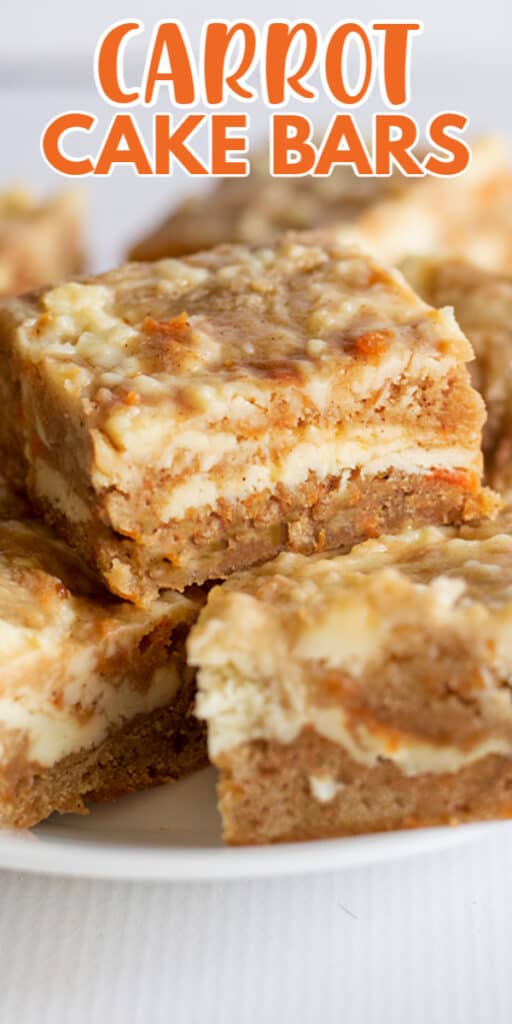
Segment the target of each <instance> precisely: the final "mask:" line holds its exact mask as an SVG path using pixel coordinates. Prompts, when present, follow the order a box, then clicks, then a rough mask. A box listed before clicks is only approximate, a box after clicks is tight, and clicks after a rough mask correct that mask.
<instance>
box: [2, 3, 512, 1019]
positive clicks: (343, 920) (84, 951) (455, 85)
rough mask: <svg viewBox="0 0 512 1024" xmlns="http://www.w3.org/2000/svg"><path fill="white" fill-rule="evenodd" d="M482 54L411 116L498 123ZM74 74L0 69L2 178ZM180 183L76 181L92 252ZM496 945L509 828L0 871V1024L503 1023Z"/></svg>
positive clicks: (43, 172)
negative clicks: (256, 861)
mask: <svg viewBox="0 0 512 1024" xmlns="http://www.w3.org/2000/svg"><path fill="white" fill-rule="evenodd" d="M11 7H14V5H13V4H12V5H11ZM21 8H23V10H24V11H25V12H26V13H28V12H27V9H26V8H25V7H24V5H20V9H21ZM130 13H133V12H130ZM349 13H350V12H349ZM352 13H353V12H352ZM380 13H381V12H380ZM337 16H340V17H341V16H342V15H341V14H339V15H337ZM106 18H107V13H106V14H105V19H106ZM333 18H334V14H333ZM509 20H510V19H509ZM505 31H506V26H504V32H505ZM483 60H484V64H486V63H487V64H488V67H487V73H486V80H485V83H486V84H485V89H484V88H480V84H481V82H482V81H483V78H482V68H481V67H479V66H478V65H477V64H476V63H475V62H474V61H473V60H472V61H470V62H468V63H467V64H464V62H462V63H459V64H457V65H455V64H453V63H452V62H449V61H445V60H441V59H440V60H439V61H438V62H436V61H434V63H433V64H432V66H431V67H430V69H429V68H428V67H425V68H424V69H423V71H421V72H420V71H418V91H417V95H418V103H417V109H418V114H419V116H421V117H423V118H424V117H425V116H426V115H427V114H428V113H429V112H434V111H435V110H438V109H441V108H446V106H447V105H448V104H450V105H451V106H452V107H455V108H456V109H462V110H467V111H468V112H469V113H470V114H471V115H472V118H473V124H474V127H475V130H482V129H484V128H493V129H496V128H503V127H506V121H507V119H508V127H509V128H510V111H509V103H508V100H506V96H507V93H509V91H510V90H509V86H510V80H511V72H510V67H509V66H508V65H505V66H501V67H500V66H498V62H495V61H487V62H486V61H485V55H484V58H483ZM1 70H2V69H1V68H0V71H1ZM57 77H58V76H57ZM78 79H80V76H79V75H78V76H77V81H76V82H75V85H74V86H73V88H72V90H69V89H67V90H66V97H65V99H64V100H63V95H62V83H60V85H55V84H53V85H52V88H49V87H47V88H42V87H38V88H37V89H35V88H33V89H32V90H31V89H30V88H27V82H26V80H25V81H24V82H23V83H21V84H22V86H23V87H22V88H19V87H17V88H16V89H15V90H14V91H12V90H11V89H9V93H8V92H7V88H6V81H5V77H4V79H3V92H2V89H1V86H2V80H1V77H0V113H1V120H2V131H3V145H2V161H1V166H0V184H4V183H5V182H6V181H8V180H13V179H19V178H24V179H26V180H28V181H30V182H32V183H34V184H36V185H40V186H45V187H53V188H55V187H57V186H59V185H60V184H62V182H59V180H58V179H57V178H56V177H55V176H52V174H51V172H50V171H49V170H47V169H45V168H44V167H43V166H42V162H41V158H40V155H39V148H38V135H39V133H40V130H41V128H42V126H43V124H44V123H45V121H46V120H47V119H48V118H49V117H50V116H52V115H54V114H56V113H57V112H59V111H61V110H63V109H65V108H68V109H69V108H73V107H74V108H77V107H78V108H80V107H82V108H83V109H94V97H93V96H91V93H90V90H88V89H87V88H86V86H85V84H84V83H83V81H82V80H80V81H79V80H78ZM18 85H20V83H18ZM71 93H72V95H71ZM185 184H186V183H184V182H183V181H182V180H178V181H177V182H176V183H173V184H172V185H170V184H169V183H167V182H165V181H150V182H147V181H143V182H141V181H137V180H135V179H134V178H133V176H132V175H131V174H130V173H129V172H128V173H124V172H122V173H120V174H119V175H114V176H113V177H112V178H111V179H109V180H107V181H103V182H98V181H94V182H91V181H88V182H86V183H85V188H86V190H87V191H88V192H89V194H90V198H91V202H92V219H91V224H90V231H89V233H90V236H91V237H92V239H93V241H94V255H93V260H92V262H93V264H94V265H96V266H105V265H106V264H107V263H110V262H112V261H113V260H114V259H116V258H117V256H118V254H119V252H121V251H122V249H123V246H124V244H125V242H126V240H127V239H128V238H130V237H133V236H134V235H136V234H137V232H138V231H139V229H140V228H141V227H142V225H144V224H146V223H147V221H148V218H150V217H152V216H156V215H157V214H158V212H159V210H160V209H161V206H162V202H164V201H165V199H166V197H167V196H168V195H169V194H170V193H171V191H181V189H182V188H183V187H184V186H185ZM187 187H190V183H188V186H187ZM511 947H512V825H510V826H508V825H502V826H496V827H491V829H490V831H489V833H488V835H486V836H485V838H484V839H481V840H478V841H477V842H472V843H470V844H468V845H465V846H461V847H458V848H456V849H453V850H449V851H444V852H441V853H437V854H428V855H424V856H421V857H417V858H414V859H410V860H405V861H402V862H396V863H394V864H388V865H380V866H375V867H374V868H360V869H352V870H349V871H346V872H343V873H336V874H326V875H323V876H322V875H319V876H310V877H307V878H294V879H290V880H287V879H276V880H270V881H268V880H267V881H258V882H256V881H255V882H233V883H229V884H228V883H215V884H213V883H212V884H183V885H177V884H174V885H173V884H153V885H151V884H146V885H142V884H135V883H134V884H130V883H111V882H88V881H67V880H64V879H63V880H60V879H50V878H43V877H37V876H29V875H27V876H22V875H17V874H15V873H8V872H5V873H1V872H0V1022H1V1024H18V1022H19V1024H139V1022H140V1024H160V1022H162V1024H163V1022H165V1024H310V1022H311V1024H341V1022H343V1024H509V1022H510V1021H512V970H511V966H510V958H511V952H510V950H511Z"/></svg>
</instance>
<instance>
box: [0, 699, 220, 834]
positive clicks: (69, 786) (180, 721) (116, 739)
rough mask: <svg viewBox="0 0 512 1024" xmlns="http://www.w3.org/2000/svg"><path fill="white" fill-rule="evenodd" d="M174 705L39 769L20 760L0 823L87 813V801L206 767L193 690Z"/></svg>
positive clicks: (5, 791) (7, 786) (0, 797)
mask: <svg viewBox="0 0 512 1024" xmlns="http://www.w3.org/2000/svg"><path fill="white" fill-rule="evenodd" d="M183 691H184V692H183V694H182V697H181V699H178V700H177V701H176V702H175V703H174V704H173V705H172V707H163V708H157V709H156V710H154V711H152V712H151V713H150V714H146V715H138V716H137V717H136V718H134V719H132V720H131V721H130V722H127V723H126V724H125V726H124V727H123V728H122V729H117V730H116V731H115V732H113V733H111V735H110V736H108V737H107V738H106V739H105V740H104V741H103V743H101V744H100V745H99V746H98V747H95V748H94V749H92V750H86V751H82V752H80V753H77V754H71V755H69V756H68V757H65V758H63V759H62V760H61V761H59V762H58V763H57V764H55V765H54V766H52V767H51V768H48V769H46V768H45V769H41V770H39V771H38V769H37V766H30V764H27V762H26V761H25V762H24V764H23V759H20V765H19V769H18V771H16V766H15V765H13V766H12V768H11V771H10V773H9V777H8V780H6V782H5V783H4V784H3V785H2V787H1V789H0V823H1V824H2V825H3V826H4V827H11V828H30V827H31V826H33V825H36V824H37V823H38V822H40V821H43V820H44V819H45V818H47V817H48V816H49V815H50V814H52V812H54V811H58V812H59V813H60V814H64V813H66V812H74V813H76V814H85V813H87V807H86V804H85V801H87V800H92V801H99V802H103V801H109V800H114V799H115V798H116V797H118V796H122V795H125V794H127V793H133V792H136V791H137V790H141V789H146V788H149V787H150V786H156V785H159V784H161V783H163V782H171V781H176V780H177V779H179V778H181V777H182V776H184V775H188V774H189V773H191V772H193V771H198V770H199V769H200V768H204V767H205V766H206V765H207V764H208V757H207V752H206V737H205V729H204V726H203V725H202V724H201V723H199V722H198V721H197V719H196V718H195V717H194V715H193V688H192V686H190V685H189V686H184V688H183Z"/></svg>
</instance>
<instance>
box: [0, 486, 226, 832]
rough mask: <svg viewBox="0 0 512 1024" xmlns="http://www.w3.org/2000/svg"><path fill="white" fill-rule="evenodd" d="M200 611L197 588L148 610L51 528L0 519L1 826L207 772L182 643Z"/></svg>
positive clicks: (6, 511) (26, 824) (7, 509)
mask: <svg viewBox="0 0 512 1024" xmlns="http://www.w3.org/2000/svg"><path fill="white" fill-rule="evenodd" d="M2 491H3V494H4V497H5V496H6V495H7V494H8V491H7V489H6V488H2ZM12 500H13V502H15V501H16V499H12ZM12 511H13V510H12V507H10V506H9V505H8V504H7V501H4V502H2V506H1V509H0V512H1V514H2V515H6V514H10V513H12ZM200 604H201V595H200V594H199V593H198V594H195V595H193V596H191V597H183V596H180V595H178V594H174V593H166V594H163V595H162V596H161V597H160V599H159V600H158V601H156V602H154V603H153V604H152V605H151V607H150V608H148V609H146V610H144V611H141V610H140V609H137V608H134V606H133V605H130V604H126V603H124V602H122V601H118V600H115V599H114V598H112V597H111V595H110V594H108V593H107V592H106V591H104V590H103V588H101V587H100V586H99V585H98V584H97V583H96V582H95V581H94V580H93V579H92V577H91V576H90V574H89V572H88V571H87V570H86V569H84V567H83V565H82V564H81V562H79V560H78V559H77V557H76V555H75V554H74V553H73V552H71V551H70V550H69V549H68V548H66V546H65V545H64V544H63V543H62V542H60V541H58V540H56V539H55V538H54V537H53V536H52V534H51V533H50V531H49V530H48V529H47V528H46V527H44V526H42V525H40V524H38V523H36V522H35V521H30V520H28V519H25V520H20V519H5V518H2V519H1V521H0V679H1V693H0V825H1V826H4V827H5V826H11V827H21V828H28V827H30V826H31V825H34V824H36V823H37V822H38V821H40V820H42V819H43V818H46V817H47V816H48V815H49V814H51V813H52V811H60V812H64V811H79V812H80V811H83V810H84V801H86V800H89V799H95V800H110V799H113V798H114V797H116V796H119V795H121V794H122V793H129V792H131V791H133V790H137V789H142V788H144V787H146V786H152V785H155V784H156V783H159V782H165V781H170V780H172V779H176V778H178V777H180V776H181V775H183V774H186V773H187V772H190V771H192V770H194V769H196V768H201V767H203V766H204V764H205V763H206V744H205V739H204V727H203V726H202V725H200V723H199V722H198V721H197V719H196V718H195V717H194V715H193V713H192V712H193V701H194V680H193V673H192V671H191V670H190V669H188V668H187V667H186V664H185V647H184V644H185V638H186V635H187V632H188V630H189V628H190V625H191V623H192V622H193V621H194V620H195V618H196V616H197V614H198V611H199V607H200Z"/></svg>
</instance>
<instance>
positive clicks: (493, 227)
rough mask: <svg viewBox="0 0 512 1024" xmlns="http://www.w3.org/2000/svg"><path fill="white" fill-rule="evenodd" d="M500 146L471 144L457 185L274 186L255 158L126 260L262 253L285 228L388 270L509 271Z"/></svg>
mask: <svg viewBox="0 0 512 1024" xmlns="http://www.w3.org/2000/svg"><path fill="white" fill-rule="evenodd" d="M508 159H509V153H508V147H507V144H506V143H505V142H504V141H503V140H502V139H500V138H495V137H490V138H486V139H482V140H480V141H479V142H476V143H475V144H474V146H473V159H472V163H471V166H470V167H469V169H468V170H467V171H465V172H464V173H463V174H462V175H460V176H458V177H455V178H450V177H446V178H440V177H439V178H433V177H424V178H405V177H404V176H403V175H402V174H401V173H399V172H398V171H395V172H394V173H393V174H392V175H391V176H390V177H388V178H383V177H380V178H377V177H371V178H370V177H367V178H364V177H357V176H356V175H355V174H354V172H353V170H352V168H351V167H349V166H340V167H338V168H336V169H335V170H334V171H333V173H332V174H331V175H330V176H329V177H311V176H305V177H297V178H294V177H287V178H273V177H271V176H270V174H269V172H268V156H267V155H266V154H260V155H259V156H258V157H257V158H256V159H255V160H254V161H253V167H252V171H251V174H250V175H249V176H248V177H247V178H231V179H223V180H220V181H219V182H218V183H216V184H215V186H214V187H213V189H211V190H210V191H206V192H204V193H202V194H201V195H198V196H197V197H192V198H191V199H187V200H186V201H185V202H184V203H182V205H181V206H178V208H177V209H176V210H174V211H173V212H171V214H170V216H168V217H167V218H166V219H165V220H164V221H163V223H161V224H160V225H159V226H158V227H157V228H156V229H155V230H154V231H152V232H150V234H149V235H147V237H145V238H143V239H142V240H141V241H140V242H139V243H138V244H136V245H135V246H133V248H132V249H131V251H130V253H129V255H130V258H131V259H136V260H141V259H143V260H153V259H160V258H162V257H165V256H182V255H184V254H186V253H190V252H195V251H197V250H199V249H207V248H210V247H211V246H213V245H216V244H219V243H222V242H238V243H244V244H257V245H267V244H271V243H273V242H274V241H275V239H276V238H277V237H278V236H279V235H280V234H282V233H283V232H285V231H287V230H310V229H317V228H329V229H330V230H332V231H339V232H341V233H340V235H339V237H340V239H343V240H345V241H346V242H347V241H351V242H356V243H358V244H360V245H362V247H363V248H367V249H369V250H370V251H371V252H373V254H374V255H375V256H376V257H377V258H379V259H381V260H383V261H384V262H388V263H396V262H397V261H399V260H401V259H402V258H403V257H405V256H406V255H408V254H409V253H411V252H414V253H430V252H447V253H454V254H455V255H468V254H470V256H471V258H472V259H474V260H475V261H476V262H478V263H481V264H482V265H483V266H487V267H488V268H490V269H503V268H507V267H510V269H511V271H512V241H511V239H512V175H511V174H509V173H508V172H507V165H508Z"/></svg>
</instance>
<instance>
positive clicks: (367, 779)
mask: <svg viewBox="0 0 512 1024" xmlns="http://www.w3.org/2000/svg"><path fill="white" fill-rule="evenodd" d="M509 527H510V512H506V513H505V514H504V515H503V517H502V519H501V520H500V519H499V520H498V522H497V524H496V528H495V531H494V533H493V532H492V526H491V525H490V524H484V525H483V526H482V527H481V528H479V527H473V528H469V527H468V528H465V529H464V531H463V533H464V534H465V535H464V536H461V535H459V534H458V533H457V531H455V530H453V529H447V528H445V529H439V528H427V529H424V530H420V531H406V532H405V533H403V534H402V535H399V536H395V537H385V538H381V539H380V540H378V541H377V540H376V541H368V542H366V543H365V544H362V545H359V546H358V547H356V548H355V549H354V550H353V551H352V553H351V554H349V555H339V556H333V557H332V558H321V557H317V558H309V559H308V558H304V557H302V556H300V555H290V554H287V555H281V556H280V557H279V558H278V559H276V560H275V561H274V562H272V563H269V564H268V565H266V566H263V567H261V568H259V569H257V570H252V571H251V572H246V573H242V574H239V575H237V576H234V577H232V579H231V580H229V581H228V582H227V583H224V584H223V585H222V586H219V587H216V588H214V589H213V590H212V591H211V592H210V595H209V598H208V603H207V605H206V607H205V609H204V610H203V611H202V613H201V615H200V617H199V620H198V623H197V625H196V626H195V627H194V628H193V630H192V632H191V634H190V636H189V640H188V658H189V662H190V663H191V664H192V665H194V666H195V667H196V668H197V671H198V699H197V713H198V715H199V716H200V717H201V718H202V719H204V720H205V721H206V723H207V726H208V737H209V752H210V758H211V760H212V761H213V763H214V764H216V765H217V767H218V769H219V771H220V782H219V807H220V812H221V815H222V818H223V826H224V835H225V838H226V840H227V841H228V842H230V843H233V844H251V843H271V842H280V841H297V840H303V839H314V838H328V837H333V836H342V835H352V834H357V833H364V832H374V831H385V830H389V829H402V828H411V827H420V826H421V827H422V826H431V825H440V824H456V823H459V822H464V821H473V820H479V819H486V818H500V817H509V816H512V799H511V792H512V702H511V694H510V686H511V678H512V639H511V638H512V535H511V534H510V530H509ZM507 531H508V532H507Z"/></svg>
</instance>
